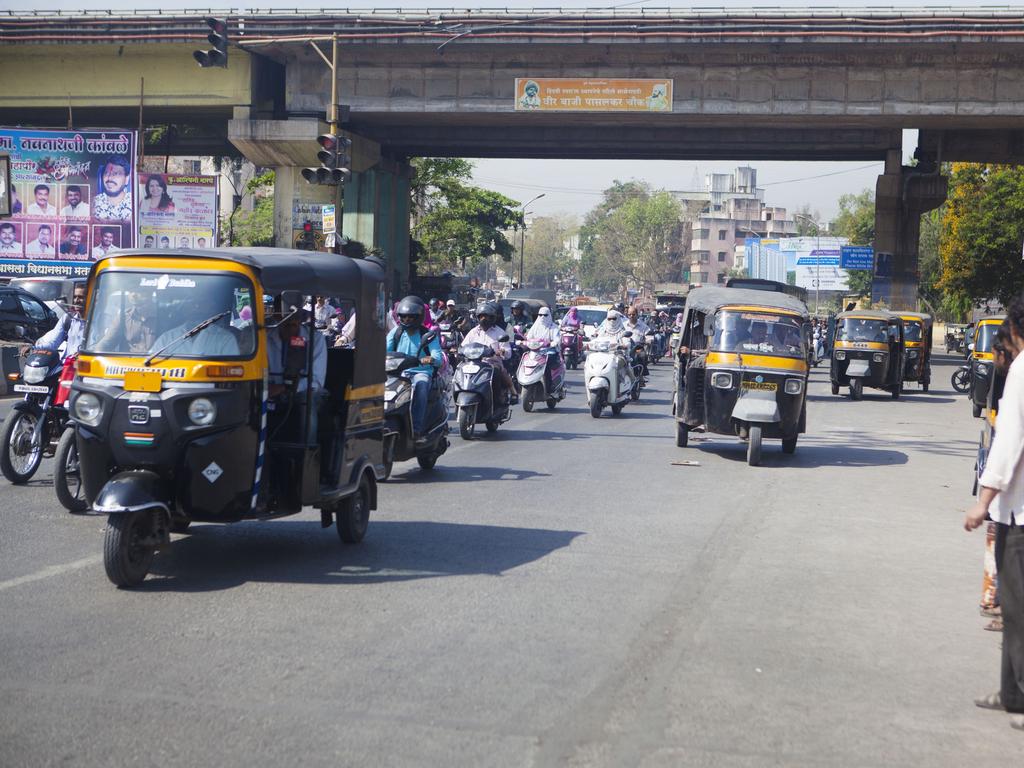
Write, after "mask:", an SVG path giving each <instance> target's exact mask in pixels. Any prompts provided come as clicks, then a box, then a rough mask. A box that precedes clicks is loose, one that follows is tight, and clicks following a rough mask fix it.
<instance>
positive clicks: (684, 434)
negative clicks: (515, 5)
mask: <svg viewBox="0 0 1024 768" xmlns="http://www.w3.org/2000/svg"><path fill="white" fill-rule="evenodd" d="M689 442H690V426H689V425H688V424H687V423H686V422H685V421H677V422H676V447H677V448H685V447H686V444H687V443H689Z"/></svg>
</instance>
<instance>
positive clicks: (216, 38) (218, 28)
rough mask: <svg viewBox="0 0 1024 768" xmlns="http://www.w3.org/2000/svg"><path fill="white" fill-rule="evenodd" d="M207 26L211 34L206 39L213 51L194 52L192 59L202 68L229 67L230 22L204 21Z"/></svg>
mask: <svg viewBox="0 0 1024 768" xmlns="http://www.w3.org/2000/svg"><path fill="white" fill-rule="evenodd" d="M204 21H205V22H206V26H208V27H209V28H210V34H209V35H207V36H206V39H207V40H209V41H210V45H212V46H213V50H212V51H192V57H193V58H194V59H195V60H196V61H198V62H199V66H200V67H224V68H225V69H227V66H228V22H227V19H214V18H212V17H209V18H206V19H204Z"/></svg>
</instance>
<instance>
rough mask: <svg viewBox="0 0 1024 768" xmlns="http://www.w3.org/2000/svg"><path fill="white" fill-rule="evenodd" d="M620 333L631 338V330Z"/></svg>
mask: <svg viewBox="0 0 1024 768" xmlns="http://www.w3.org/2000/svg"><path fill="white" fill-rule="evenodd" d="M622 335H623V336H625V337H626V338H627V339H628V338H631V337H632V336H633V332H632V331H626V332H625V333H624V334H622Z"/></svg>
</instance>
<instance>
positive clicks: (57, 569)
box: [0, 555, 103, 592]
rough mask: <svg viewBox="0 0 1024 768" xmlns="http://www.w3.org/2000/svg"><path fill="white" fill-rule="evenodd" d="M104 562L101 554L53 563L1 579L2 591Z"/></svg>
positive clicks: (0, 586) (0, 587)
mask: <svg viewBox="0 0 1024 768" xmlns="http://www.w3.org/2000/svg"><path fill="white" fill-rule="evenodd" d="M102 562H103V558H102V557H100V556H99V555H93V556H92V557H83V558H82V559H81V560H75V561H73V562H70V563H64V564H63V565H51V566H49V567H47V568H43V569H42V570H41V571H36V572H35V573H29V574H26V575H25V576H15V577H14V578H13V579H7V580H6V581H0V592H3V591H4V590H5V589H13V588H14V587H20V586H21V585H22V584H31V583H32V582H34V581H42V580H43V579H48V578H50V577H51V576H60V575H61V574H65V573H70V572H71V571H78V570H81V569H82V568H88V567H89V566H90V565H99V564H100V563H102Z"/></svg>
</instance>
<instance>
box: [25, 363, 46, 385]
mask: <svg viewBox="0 0 1024 768" xmlns="http://www.w3.org/2000/svg"><path fill="white" fill-rule="evenodd" d="M22 378H23V379H25V383H26V384H40V383H42V382H43V381H45V380H46V368H44V367H43V366H41V365H29V366H26V367H25V372H24V373H23V374H22Z"/></svg>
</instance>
